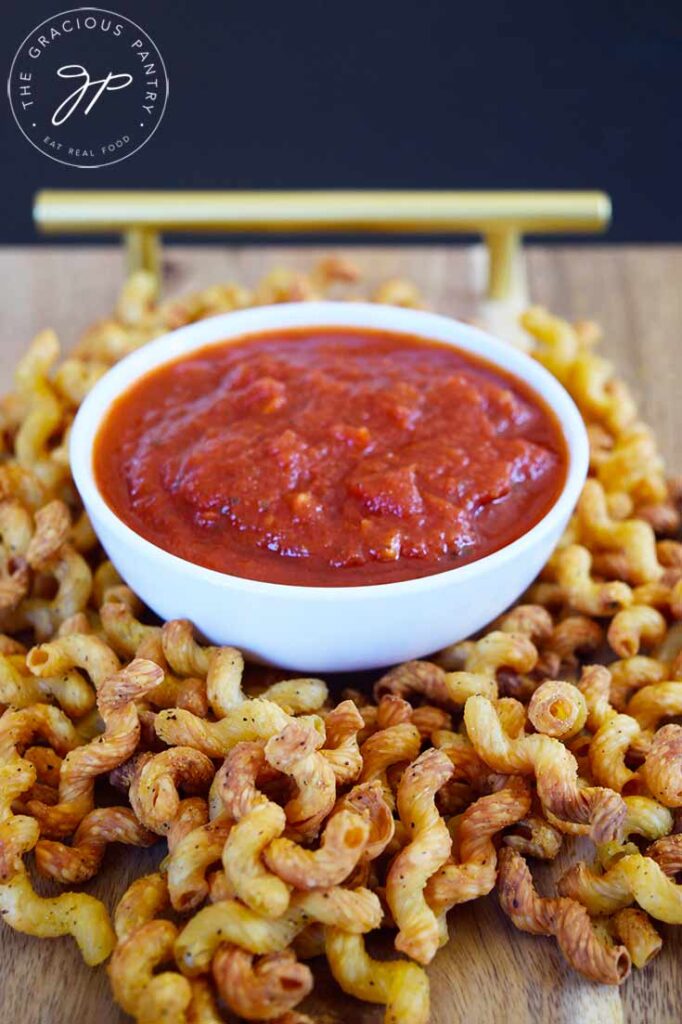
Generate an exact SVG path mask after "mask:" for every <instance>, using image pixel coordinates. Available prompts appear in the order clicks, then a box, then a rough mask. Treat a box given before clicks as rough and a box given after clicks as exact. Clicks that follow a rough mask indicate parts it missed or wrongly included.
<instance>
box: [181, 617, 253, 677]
mask: <svg viewBox="0 0 682 1024" xmlns="http://www.w3.org/2000/svg"><path fill="white" fill-rule="evenodd" d="M161 638H162V643H163V653H164V654H165V656H166V659H167V661H168V664H169V665H170V667H171V668H172V670H173V671H174V672H177V674H178V675H180V676H206V675H208V670H209V667H210V659H211V655H212V654H213V653H214V652H215V651H216V650H218V648H216V647H202V645H201V644H200V643H198V642H197V640H196V639H195V636H194V626H193V625H192V623H191V622H190V621H189V619H173V620H171V621H170V622H165V623H164V624H163V627H162V630H161ZM238 682H239V683H240V682H241V675H240V677H239V680H238Z"/></svg>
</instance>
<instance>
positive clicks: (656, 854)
mask: <svg viewBox="0 0 682 1024" xmlns="http://www.w3.org/2000/svg"><path fill="white" fill-rule="evenodd" d="M646 855H647V857H651V858H652V859H653V860H655V861H656V863H657V864H658V866H659V867H660V868H661V869H662V870H663V871H665V873H666V875H670V876H671V877H672V876H673V875H677V874H679V872H680V871H682V833H680V832H676V833H675V835H672V836H670V835H664V836H661V837H660V838H658V839H656V841H655V842H653V843H652V844H651V846H649V847H648V848H647V850H646Z"/></svg>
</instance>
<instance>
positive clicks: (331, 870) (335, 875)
mask: <svg viewBox="0 0 682 1024" xmlns="http://www.w3.org/2000/svg"><path fill="white" fill-rule="evenodd" d="M369 835H370V826H369V822H368V820H367V818H365V817H364V816H362V815H360V814H358V813H357V812H354V811H350V810H339V811H336V812H335V813H334V814H333V815H332V816H331V817H330V818H329V819H328V821H327V824H326V826H325V829H324V832H323V833H322V838H321V840H320V845H319V848H318V849H317V850H309V849H306V848H304V847H302V846H299V845H298V844H297V843H294V842H292V841H291V840H290V839H273V840H272V842H270V844H269V845H268V846H267V847H266V848H265V850H264V854H263V859H264V860H265V863H266V865H267V866H268V867H269V868H270V870H271V871H273V872H274V873H275V874H276V875H278V876H279V877H280V878H281V879H283V880H284V881H285V882H287V883H288V884H289V885H291V886H293V887H294V888H295V889H328V888H330V887H331V886H333V885H340V884H341V883H342V882H343V881H345V880H346V878H348V876H349V875H350V873H351V871H352V870H353V868H354V867H355V866H356V865H357V863H358V861H359V860H360V858H361V857H362V856H363V854H364V852H365V850H366V848H367V843H368V841H369Z"/></svg>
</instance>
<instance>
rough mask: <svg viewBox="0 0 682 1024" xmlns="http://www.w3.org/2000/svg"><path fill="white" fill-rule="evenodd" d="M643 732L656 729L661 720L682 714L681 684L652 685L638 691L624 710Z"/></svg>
mask: <svg viewBox="0 0 682 1024" xmlns="http://www.w3.org/2000/svg"><path fill="white" fill-rule="evenodd" d="M625 710H626V711H627V713H628V714H629V715H632V717H633V718H636V719H637V721H638V722H639V724H640V727H641V728H642V729H643V730H649V731H653V730H654V729H657V728H658V726H659V724H660V722H661V720H662V719H663V718H673V717H675V716H676V715H680V714H682V682H677V681H675V682H664V683H652V684H651V685H650V686H644V687H642V689H641V690H638V691H637V692H636V693H635V694H634V696H633V697H632V698H631V700H630V701H629V702H628V704H627V707H626V709H625Z"/></svg>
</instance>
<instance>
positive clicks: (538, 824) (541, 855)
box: [502, 814, 563, 860]
mask: <svg viewBox="0 0 682 1024" xmlns="http://www.w3.org/2000/svg"><path fill="white" fill-rule="evenodd" d="M502 842H503V843H504V844H505V846H510V847H511V848H512V849H513V850H516V852H517V853H520V854H521V855H522V856H523V857H535V858H536V859H537V860H554V858H555V857H556V856H557V854H558V853H559V850H560V849H561V845H562V842H563V835H562V833H561V832H560V831H559V829H558V828H555V827H554V826H553V825H550V823H549V822H548V821H547V820H546V819H545V818H543V817H542V815H539V814H528V815H527V816H526V817H525V818H521V819H520V821H517V822H516V823H515V824H514V825H513V827H512V828H511V829H510V831H509V832H507V833H506V834H505V836H504V837H503V839H502Z"/></svg>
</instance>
